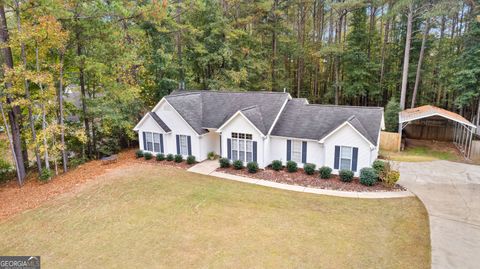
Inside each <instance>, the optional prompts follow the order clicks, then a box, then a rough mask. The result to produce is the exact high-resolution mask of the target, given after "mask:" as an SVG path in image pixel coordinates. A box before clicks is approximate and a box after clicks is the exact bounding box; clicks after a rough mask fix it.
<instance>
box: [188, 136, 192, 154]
mask: <svg viewBox="0 0 480 269" xmlns="http://www.w3.org/2000/svg"><path fill="white" fill-rule="evenodd" d="M187 145H188V155H192V138H191V137H190V136H187Z"/></svg>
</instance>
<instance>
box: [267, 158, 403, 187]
mask: <svg viewBox="0 0 480 269" xmlns="http://www.w3.org/2000/svg"><path fill="white" fill-rule="evenodd" d="M271 167H272V169H273V170H275V171H280V170H282V169H283V165H282V161H280V160H274V161H272V164H271ZM285 168H286V169H287V171H288V172H290V173H294V172H296V171H297V170H298V165H297V163H296V162H294V161H288V162H287V163H286V165H285ZM303 170H304V171H305V173H306V174H308V175H313V174H314V173H315V164H312V163H306V164H305V165H304V166H303ZM318 173H319V176H320V178H322V179H329V178H330V177H331V176H332V168H330V167H328V166H323V167H320V168H319V169H318ZM338 175H339V177H340V180H341V181H343V182H351V181H352V180H353V177H354V173H353V172H352V171H350V170H340V171H339V172H338ZM399 179H400V173H399V172H398V171H396V170H393V169H392V168H391V166H390V163H388V162H383V161H380V160H376V161H375V162H373V164H372V167H371V168H370V167H366V168H362V169H361V170H360V183H361V184H363V185H365V186H373V185H375V184H376V183H377V182H378V181H379V180H380V181H382V182H383V183H384V184H385V185H388V186H390V187H392V186H394V185H395V183H396V182H397V181H398V180H399Z"/></svg>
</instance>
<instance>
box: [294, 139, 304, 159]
mask: <svg viewBox="0 0 480 269" xmlns="http://www.w3.org/2000/svg"><path fill="white" fill-rule="evenodd" d="M292 161H294V162H296V163H302V141H299V140H292Z"/></svg>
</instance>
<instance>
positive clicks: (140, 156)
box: [135, 149, 143, 158]
mask: <svg viewBox="0 0 480 269" xmlns="http://www.w3.org/2000/svg"><path fill="white" fill-rule="evenodd" d="M135 156H137V158H142V157H143V150H141V149H139V150H137V151H136V152H135Z"/></svg>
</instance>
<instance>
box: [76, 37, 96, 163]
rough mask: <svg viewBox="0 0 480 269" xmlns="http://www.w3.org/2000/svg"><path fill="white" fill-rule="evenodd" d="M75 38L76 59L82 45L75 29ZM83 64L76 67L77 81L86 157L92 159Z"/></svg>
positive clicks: (80, 53) (80, 52)
mask: <svg viewBox="0 0 480 269" xmlns="http://www.w3.org/2000/svg"><path fill="white" fill-rule="evenodd" d="M76 38H77V57H80V56H82V44H81V40H80V38H81V35H80V30H79V29H77V32H76ZM83 64H84V63H83V62H82V63H80V64H79V65H78V73H79V75H78V76H79V77H78V79H79V81H80V94H81V95H82V98H81V99H82V114H83V124H84V126H85V133H86V135H87V157H88V158H91V157H92V139H91V134H90V122H89V119H88V115H87V96H86V89H85V69H84V66H83Z"/></svg>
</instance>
